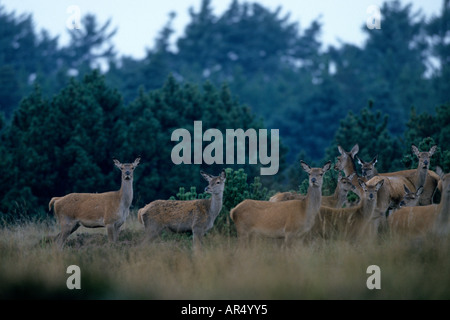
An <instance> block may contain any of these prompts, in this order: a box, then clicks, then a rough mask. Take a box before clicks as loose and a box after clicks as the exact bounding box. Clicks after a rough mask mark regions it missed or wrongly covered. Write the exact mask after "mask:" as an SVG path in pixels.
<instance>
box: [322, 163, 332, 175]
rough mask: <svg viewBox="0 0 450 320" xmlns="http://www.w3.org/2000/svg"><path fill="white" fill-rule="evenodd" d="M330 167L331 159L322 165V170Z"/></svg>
mask: <svg viewBox="0 0 450 320" xmlns="http://www.w3.org/2000/svg"><path fill="white" fill-rule="evenodd" d="M330 168H331V161H328V162H327V163H325V165H324V166H323V167H322V170H323V171H324V172H327V171H328V170H330Z"/></svg>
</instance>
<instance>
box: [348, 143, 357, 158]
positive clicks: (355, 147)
mask: <svg viewBox="0 0 450 320" xmlns="http://www.w3.org/2000/svg"><path fill="white" fill-rule="evenodd" d="M358 152H359V145H358V144H355V145H354V146H353V148H352V150H351V151H350V153H351V154H352V158H355V156H356V154H357V153H358Z"/></svg>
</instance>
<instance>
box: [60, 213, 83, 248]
mask: <svg viewBox="0 0 450 320" xmlns="http://www.w3.org/2000/svg"><path fill="white" fill-rule="evenodd" d="M79 226H80V223H79V222H78V221H73V220H66V221H64V222H62V223H61V232H60V233H58V234H57V235H56V237H55V240H56V243H57V244H58V246H59V248H60V249H62V248H63V247H64V243H65V242H66V240H67V238H68V237H69V236H70V235H71V234H72V233H74V232H75V231H76V230H77V229H78V227H79Z"/></svg>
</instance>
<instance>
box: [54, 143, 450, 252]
mask: <svg viewBox="0 0 450 320" xmlns="http://www.w3.org/2000/svg"><path fill="white" fill-rule="evenodd" d="M411 150H412V153H413V154H414V155H415V156H416V157H417V158H418V166H417V169H413V170H404V171H397V172H389V173H379V172H378V171H377V170H376V168H375V164H376V163H377V158H378V156H375V157H374V158H373V159H372V160H371V161H370V162H364V161H363V160H362V159H360V158H359V157H358V156H357V154H358V152H359V146H358V145H355V146H354V147H353V148H352V149H351V150H350V151H348V152H347V151H345V150H344V149H343V148H342V147H341V146H339V147H338V151H339V154H340V155H339V156H338V157H337V161H336V163H335V165H334V168H333V169H334V170H335V171H337V172H338V175H337V176H338V177H337V186H336V189H335V192H334V193H333V194H332V195H330V196H323V195H322V185H323V181H324V175H325V174H326V172H327V171H329V170H330V169H331V167H332V164H331V161H329V162H327V163H326V164H325V165H324V166H323V167H321V168H320V167H319V168H311V167H310V166H309V165H308V164H306V163H305V162H303V161H302V162H301V167H302V169H303V170H304V171H305V172H306V173H307V174H308V176H309V179H308V180H309V184H308V190H307V193H306V195H302V194H299V193H296V192H283V193H277V194H275V195H274V196H272V197H271V198H270V200H269V201H257V200H250V199H247V200H244V201H242V202H241V203H239V204H238V205H237V206H236V207H234V208H232V209H231V210H230V218H231V220H232V221H233V222H234V224H235V226H236V231H237V236H238V239H239V242H240V243H241V244H244V245H246V244H248V241H249V239H250V238H251V237H253V236H254V235H259V236H262V237H268V238H281V239H283V240H284V245H285V246H286V247H288V246H290V245H291V244H292V242H293V241H294V240H295V239H302V240H303V241H311V240H314V239H318V238H322V239H323V238H324V239H330V238H342V239H348V240H352V241H354V240H357V239H358V240H361V239H373V238H374V237H375V236H377V235H379V234H381V233H383V232H388V233H390V234H391V235H395V236H397V235H398V236H400V237H409V238H410V237H423V236H425V235H427V234H430V233H433V234H438V235H448V234H449V233H450V221H449V215H450V174H444V173H443V172H442V169H441V168H439V167H437V168H436V172H434V171H432V170H430V169H429V167H430V162H431V161H430V160H431V157H432V156H433V153H434V152H435V151H436V146H433V147H432V148H431V149H430V150H429V151H427V152H421V151H419V149H418V148H417V147H416V146H415V145H412V147H411ZM139 161H140V158H137V159H136V160H135V161H134V162H133V163H125V164H122V163H120V162H119V161H118V160H114V164H115V166H116V167H117V168H119V169H120V170H121V172H122V183H121V187H120V190H118V191H112V192H105V193H71V194H68V195H66V196H64V197H54V198H52V199H51V200H50V203H49V210H51V209H52V208H53V210H54V213H55V216H56V218H57V219H58V222H59V224H60V227H61V231H60V233H59V234H58V235H57V236H56V237H55V242H56V243H57V244H58V246H59V247H60V248H62V247H63V246H64V244H65V242H66V240H67V238H68V237H69V236H70V235H71V234H72V233H73V232H74V231H75V230H77V229H78V227H79V226H80V225H82V226H84V227H88V228H97V227H106V230H107V234H108V239H109V240H110V241H112V242H116V241H117V240H118V234H119V230H120V227H121V226H122V224H123V223H124V222H125V220H126V218H127V216H128V215H129V212H130V206H131V203H132V200H133V171H134V170H135V168H136V167H137V166H138V164H139ZM356 163H358V164H359V165H360V166H361V170H360V171H361V175H359V174H358V172H357V168H356ZM200 173H201V175H202V176H203V178H204V179H205V180H206V181H207V182H208V186H207V187H206V188H205V192H207V193H210V194H211V197H210V198H209V199H198V200H190V201H178V200H155V201H153V202H151V203H149V204H147V205H146V206H145V207H143V208H141V209H139V210H138V220H139V222H140V223H142V224H143V226H144V232H145V239H146V241H148V242H152V241H154V240H155V239H156V238H158V237H159V236H160V234H161V232H162V231H163V230H165V229H167V230H171V231H173V232H192V234H193V244H194V248H198V247H201V242H202V238H203V236H204V235H205V233H206V232H207V231H208V230H210V229H211V228H212V227H213V225H214V222H215V220H216V218H217V216H218V215H219V213H220V211H221V209H222V204H223V193H224V190H225V182H226V173H225V171H222V172H221V173H220V174H219V175H218V176H212V175H210V174H207V173H205V172H200ZM342 173H343V174H342ZM349 192H354V193H355V194H356V195H357V196H358V197H357V198H358V200H357V201H355V202H349V201H348V200H347V195H348V193H349ZM438 195H440V201H439V202H438V203H434V201H435V199H436V198H439V197H438Z"/></svg>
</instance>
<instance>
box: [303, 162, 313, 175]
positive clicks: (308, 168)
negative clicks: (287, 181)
mask: <svg viewBox="0 0 450 320" xmlns="http://www.w3.org/2000/svg"><path fill="white" fill-rule="evenodd" d="M300 164H301V166H302V168H303V170H305V171H306V172H307V173H308V174H309V173H310V172H311V167H310V166H309V165H308V164H307V163H306V162H305V161H303V160H302V161H300Z"/></svg>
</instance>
